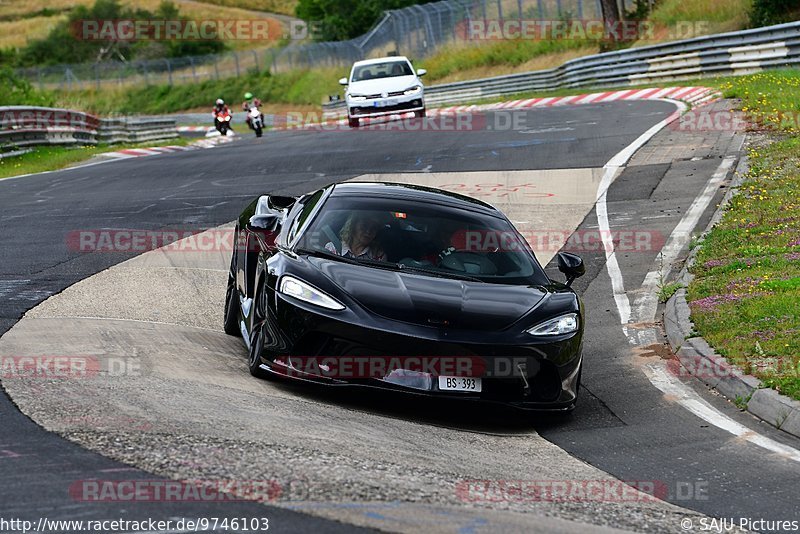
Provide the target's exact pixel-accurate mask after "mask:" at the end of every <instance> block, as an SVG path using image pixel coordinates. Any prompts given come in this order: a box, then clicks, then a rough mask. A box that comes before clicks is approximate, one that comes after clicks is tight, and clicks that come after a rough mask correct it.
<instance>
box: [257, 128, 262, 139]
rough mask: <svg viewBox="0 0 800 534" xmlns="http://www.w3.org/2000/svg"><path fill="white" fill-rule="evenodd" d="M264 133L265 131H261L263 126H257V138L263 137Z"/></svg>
mask: <svg viewBox="0 0 800 534" xmlns="http://www.w3.org/2000/svg"><path fill="white" fill-rule="evenodd" d="M262 133H263V130H262V129H261V126H256V137H261V134H262Z"/></svg>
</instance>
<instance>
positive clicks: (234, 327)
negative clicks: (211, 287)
mask: <svg viewBox="0 0 800 534" xmlns="http://www.w3.org/2000/svg"><path fill="white" fill-rule="evenodd" d="M224 325H225V327H224V328H225V333H226V334H228V335H229V336H241V335H242V331H241V330H240V329H239V299H238V297H237V295H236V253H235V252H234V253H233V255H232V257H231V268H230V271H229V272H228V290H227V292H226V293H225V318H224Z"/></svg>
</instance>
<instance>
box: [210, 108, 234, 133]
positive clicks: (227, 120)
mask: <svg viewBox="0 0 800 534" xmlns="http://www.w3.org/2000/svg"><path fill="white" fill-rule="evenodd" d="M214 126H215V127H216V128H217V131H218V132H219V134H220V135H228V130H231V114H230V112H228V110H222V111H220V112H219V113H217V115H216V117H214Z"/></svg>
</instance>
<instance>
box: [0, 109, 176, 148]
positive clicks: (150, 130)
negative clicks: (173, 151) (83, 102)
mask: <svg viewBox="0 0 800 534" xmlns="http://www.w3.org/2000/svg"><path fill="white" fill-rule="evenodd" d="M175 137H178V132H177V129H176V126H175V120H174V119H171V118H165V117H152V118H151V117H126V118H110V119H99V118H97V117H95V116H94V115H91V114H88V113H83V112H81V111H74V110H69V109H60V108H44V107H33V106H3V107H0V152H4V153H6V154H8V153H9V151H18V150H20V149H24V148H26V147H31V146H39V145H96V144H97V143H98V142H100V143H109V144H111V143H139V142H145V141H156V140H162V139H172V138H175Z"/></svg>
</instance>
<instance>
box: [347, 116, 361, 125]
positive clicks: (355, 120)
mask: <svg viewBox="0 0 800 534" xmlns="http://www.w3.org/2000/svg"><path fill="white" fill-rule="evenodd" d="M347 124H348V125H349V126H350V128H358V124H359V121H358V119H353V118H350V117H348V118H347Z"/></svg>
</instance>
